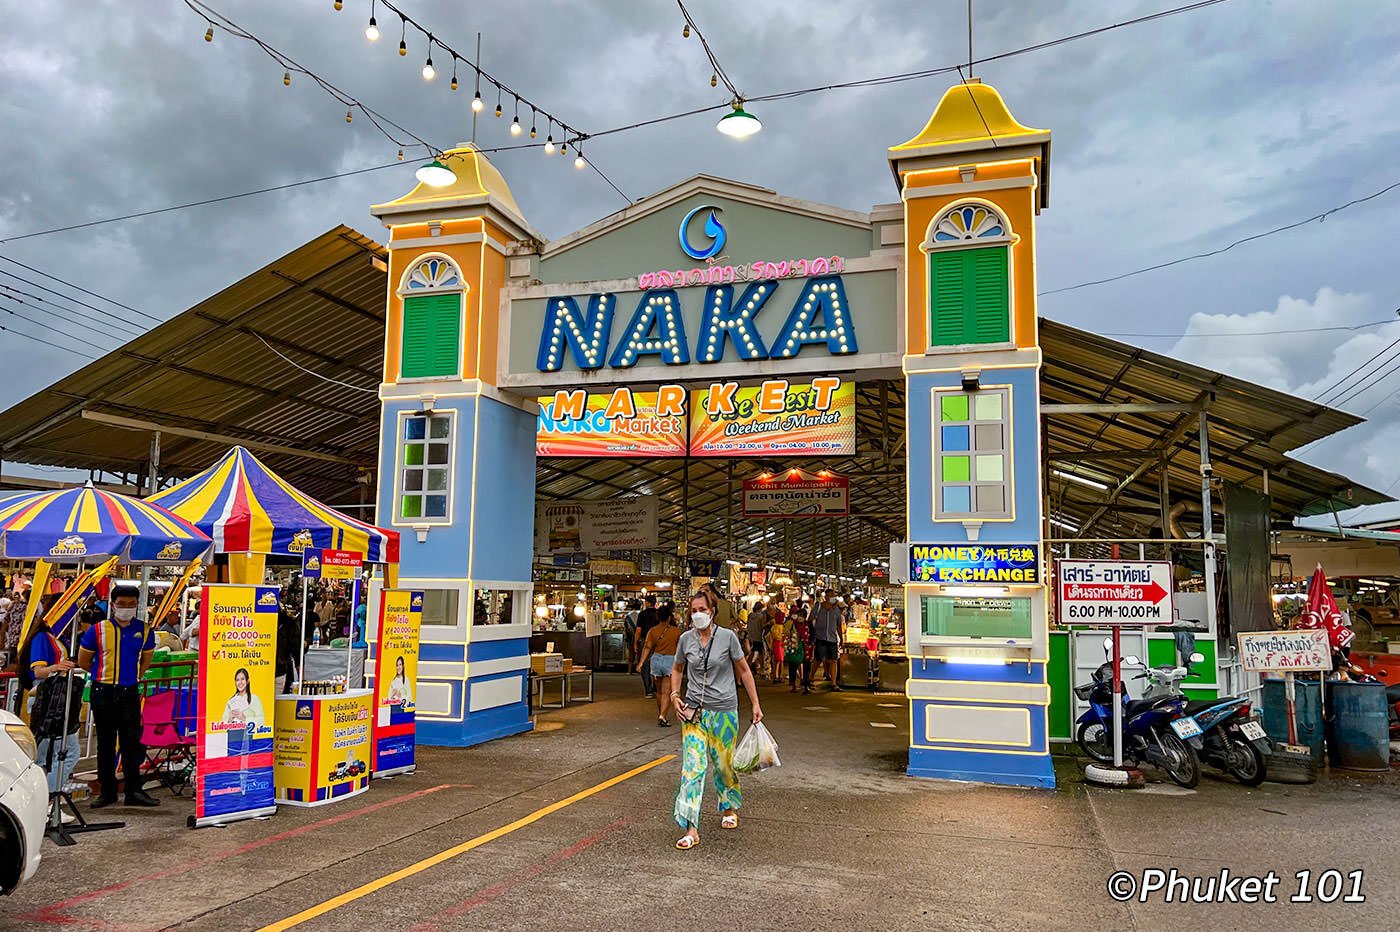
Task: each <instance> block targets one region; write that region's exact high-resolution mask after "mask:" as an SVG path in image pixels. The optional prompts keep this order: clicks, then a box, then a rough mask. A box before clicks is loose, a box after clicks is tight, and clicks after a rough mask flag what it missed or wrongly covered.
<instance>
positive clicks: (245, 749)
mask: <svg viewBox="0 0 1400 932" xmlns="http://www.w3.org/2000/svg"><path fill="white" fill-rule="evenodd" d="M278 608H279V606H278V599H277V588H276V587H275V586H236V585H209V586H205V587H204V595H203V599H202V601H201V603H200V609H199V656H200V662H199V674H198V676H199V701H198V713H197V714H198V717H199V718H198V732H197V735H196V745H195V760H196V766H197V776H196V777H195V801H194V806H195V814H194V823H193V824H194V825H197V826H203V825H222V824H224V823H226V822H234V821H237V820H239V819H249V818H253V817H255V816H262V815H268V814H269V813H272V812H275V811H276V802H275V793H274V790H273V779H272V777H273V753H272V728H273V712H274V705H273V702H274V698H273V692H274V680H273V670H274V663H275V661H276V648H277V612H278Z"/></svg>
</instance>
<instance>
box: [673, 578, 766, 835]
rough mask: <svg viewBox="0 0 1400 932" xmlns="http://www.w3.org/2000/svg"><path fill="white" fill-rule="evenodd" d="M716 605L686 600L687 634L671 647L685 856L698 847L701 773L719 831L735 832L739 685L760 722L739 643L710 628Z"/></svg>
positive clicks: (699, 597)
mask: <svg viewBox="0 0 1400 932" xmlns="http://www.w3.org/2000/svg"><path fill="white" fill-rule="evenodd" d="M714 614H715V603H714V601H713V599H712V597H711V596H710V594H709V593H708V592H704V591H701V592H697V593H696V594H695V596H694V597H693V598H692V599H691V600H690V624H691V629H690V630H689V631H687V632H685V633H684V634H682V635H681V637H680V640H679V642H678V644H677V647H676V660H675V666H674V667H673V669H672V673H671V682H673V683H675V684H677V685H679V683H680V682H681V676H682V675H683V674H686V673H687V671H688V673H689V676H688V678H687V680H686V688H685V699H684V700H683V701H682V699H681V692H680V690H679V689H676V690H673V691H672V692H671V698H672V699H675V700H676V714H677V715H678V716H679V717H680V719H681V721H682V723H683V724H682V727H681V740H682V751H681V785H680V789H679V791H677V793H676V805H675V819H676V823H677V824H678V825H680V827H681V828H683V829H685V834H684V835H682V836H681V838H680V839H679V840H678V841H677V842H676V847H677V848H679V849H681V850H682V851H687V850H689V849H691V848H694V847H695V846H696V845H698V844H700V808H701V804H702V802H703V796H704V792H705V771H706V770H707V769H708V768H713V771H714V772H713V773H712V774H711V779H712V780H713V781H714V785H715V793H716V795H717V796H718V797H719V812H720V828H724V829H736V828H738V827H739V815H738V810H739V806H740V804H741V799H740V795H739V778H738V776H737V775H736V774H735V773H734V744H735V742H736V741H737V740H738V738H739V691H738V686H737V683H743V684H744V691H745V692H747V693H748V694H749V703H750V704H751V705H752V706H753V721H754V724H757V723H759V722H761V721H763V709H762V708H761V707H760V705H759V702H758V687H757V686H755V685H754V681H753V671H752V670H750V669H749V664H748V661H747V660H745V659H744V647H743V645H742V644H741V643H740V642H739V637H738V635H736V634H735V633H734V632H733V631H730V630H729V629H727V628H722V627H717V626H716V625H715V624H713V622H714Z"/></svg>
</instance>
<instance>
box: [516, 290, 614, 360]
mask: <svg viewBox="0 0 1400 932" xmlns="http://www.w3.org/2000/svg"><path fill="white" fill-rule="evenodd" d="M616 303H617V299H616V298H615V297H613V296H612V295H610V294H595V295H593V296H592V297H590V298H589V299H588V313H586V314H585V313H584V312H583V311H582V310H581V309H580V308H579V306H578V301H576V300H575V299H574V298H571V297H562V298H550V299H549V300H548V301H547V302H545V312H544V326H543V327H541V328H540V349H539V353H538V354H537V355H536V358H535V366H536V368H538V369H539V371H541V372H558V371H559V370H560V369H562V368H564V347H565V346H566V345H567V346H568V349H569V352H570V353H571V354H572V356H573V359H574V365H576V366H578V367H579V368H580V369H601V368H602V367H603V362H604V360H605V359H607V355H608V340H609V338H610V337H611V336H612V317H613V305H615V304H616ZM613 365H617V363H613Z"/></svg>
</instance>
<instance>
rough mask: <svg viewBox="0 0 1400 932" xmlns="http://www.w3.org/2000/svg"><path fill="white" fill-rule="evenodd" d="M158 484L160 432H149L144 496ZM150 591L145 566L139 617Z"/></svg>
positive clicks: (144, 611) (142, 569) (143, 568)
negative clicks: (148, 462)
mask: <svg viewBox="0 0 1400 932" xmlns="http://www.w3.org/2000/svg"><path fill="white" fill-rule="evenodd" d="M159 483H160V431H158V430H155V431H151V462H150V471H149V472H148V473H147V474H146V490H145V491H146V495H148V496H150V495H154V494H156V489H157V487H158V486H159ZM150 590H151V567H150V566H149V565H145V566H142V567H141V595H140V599H141V602H140V605H141V609H140V611H141V616H142V617H145V616H146V606H147V605H148V604H150Z"/></svg>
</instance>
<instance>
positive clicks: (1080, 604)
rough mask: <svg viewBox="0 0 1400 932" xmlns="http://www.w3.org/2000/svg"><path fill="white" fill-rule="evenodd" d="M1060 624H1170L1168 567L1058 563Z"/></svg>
mask: <svg viewBox="0 0 1400 932" xmlns="http://www.w3.org/2000/svg"><path fill="white" fill-rule="evenodd" d="M1055 566H1056V568H1057V574H1058V585H1057V587H1056V594H1057V595H1058V596H1059V606H1060V611H1059V616H1058V617H1059V620H1060V623H1061V624H1070V625H1072V624H1094V625H1168V624H1171V623H1172V565H1171V564H1170V563H1164V562H1160V561H1157V562H1154V561H1141V560H1059V561H1057V562H1056V564H1055Z"/></svg>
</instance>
